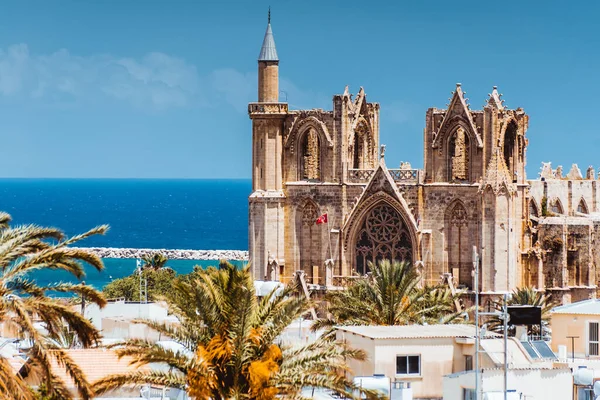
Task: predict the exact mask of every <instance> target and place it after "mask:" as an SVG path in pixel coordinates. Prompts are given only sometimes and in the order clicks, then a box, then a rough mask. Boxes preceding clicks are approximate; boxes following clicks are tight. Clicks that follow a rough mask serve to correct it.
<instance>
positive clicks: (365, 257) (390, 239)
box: [354, 204, 412, 274]
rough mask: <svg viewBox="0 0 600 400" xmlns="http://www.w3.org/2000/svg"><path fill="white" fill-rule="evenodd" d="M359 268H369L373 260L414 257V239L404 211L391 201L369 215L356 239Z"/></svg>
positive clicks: (357, 264) (401, 259)
mask: <svg viewBox="0 0 600 400" xmlns="http://www.w3.org/2000/svg"><path fill="white" fill-rule="evenodd" d="M354 250H355V254H356V272H358V273H359V274H366V273H367V272H369V266H368V263H369V261H372V262H375V263H376V262H378V261H381V260H385V259H387V260H391V261H409V262H410V261H412V243H411V240H410V235H409V232H408V230H407V228H406V225H405V224H404V221H403V219H402V217H401V216H400V213H398V211H396V210H395V209H394V208H393V207H391V206H389V205H387V204H381V205H379V206H376V207H375V208H373V209H372V210H371V211H370V212H369V213H368V214H367V216H366V217H365V220H364V221H363V223H362V226H361V229H360V231H359V234H358V237H357V240H356V243H355V248H354Z"/></svg>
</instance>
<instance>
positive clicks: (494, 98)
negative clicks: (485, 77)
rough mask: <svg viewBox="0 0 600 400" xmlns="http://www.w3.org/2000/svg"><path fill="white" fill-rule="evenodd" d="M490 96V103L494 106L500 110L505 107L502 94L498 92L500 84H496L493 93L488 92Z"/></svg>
mask: <svg viewBox="0 0 600 400" xmlns="http://www.w3.org/2000/svg"><path fill="white" fill-rule="evenodd" d="M488 97H489V99H488V101H487V102H488V104H490V105H491V106H493V107H496V108H497V109H498V110H503V109H504V105H503V104H502V103H503V102H504V100H501V99H500V98H501V97H502V95H501V94H499V93H498V86H494V88H493V90H492V93H490V94H488Z"/></svg>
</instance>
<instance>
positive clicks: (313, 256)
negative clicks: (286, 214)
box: [297, 200, 322, 284]
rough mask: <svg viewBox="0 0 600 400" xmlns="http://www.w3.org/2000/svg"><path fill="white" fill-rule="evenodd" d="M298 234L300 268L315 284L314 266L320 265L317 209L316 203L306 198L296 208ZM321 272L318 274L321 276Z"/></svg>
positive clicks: (319, 232) (319, 235) (319, 231)
mask: <svg viewBox="0 0 600 400" xmlns="http://www.w3.org/2000/svg"><path fill="white" fill-rule="evenodd" d="M297 212H298V214H297V215H298V219H297V221H298V224H297V229H298V231H297V232H298V236H299V247H300V269H302V270H303V271H304V272H305V273H306V274H307V276H309V277H311V281H312V282H313V283H315V284H317V283H319V282H316V281H315V280H316V277H315V276H313V272H314V267H317V269H318V268H320V267H321V264H322V263H321V229H320V226H317V225H316V222H317V218H318V217H319V209H318V207H317V205H316V204H315V203H314V202H312V201H310V200H308V201H306V203H305V204H304V206H302V207H299V208H298V211H297ZM321 275H322V274H319V276H321Z"/></svg>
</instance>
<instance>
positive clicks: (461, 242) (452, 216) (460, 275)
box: [445, 201, 473, 288]
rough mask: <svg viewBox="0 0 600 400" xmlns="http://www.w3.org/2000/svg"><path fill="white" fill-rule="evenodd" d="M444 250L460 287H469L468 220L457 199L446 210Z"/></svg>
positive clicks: (450, 268)
mask: <svg viewBox="0 0 600 400" xmlns="http://www.w3.org/2000/svg"><path fill="white" fill-rule="evenodd" d="M445 225H446V234H445V237H446V250H447V252H448V269H449V271H450V272H451V273H452V276H453V277H454V279H455V281H456V282H457V283H458V285H459V286H461V287H466V288H471V286H472V284H473V278H472V276H471V270H472V259H471V253H470V251H469V247H470V246H472V243H470V240H469V220H468V214H467V210H466V208H465V206H464V205H463V204H462V202H460V201H457V202H456V203H454V204H451V205H450V206H449V207H448V210H447V211H446V217H445Z"/></svg>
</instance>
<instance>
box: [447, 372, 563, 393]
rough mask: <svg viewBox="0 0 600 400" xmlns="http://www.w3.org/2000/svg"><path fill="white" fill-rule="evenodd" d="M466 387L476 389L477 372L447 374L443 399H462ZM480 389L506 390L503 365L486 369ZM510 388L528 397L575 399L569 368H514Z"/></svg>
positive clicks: (509, 380)
mask: <svg viewBox="0 0 600 400" xmlns="http://www.w3.org/2000/svg"><path fill="white" fill-rule="evenodd" d="M463 388H471V389H474V388H475V372H473V371H471V372H465V373H461V374H454V375H448V376H445V377H444V383H443V393H444V400H462V399H463ZM481 389H482V390H483V391H484V392H501V391H503V390H504V371H503V370H502V369H501V368H494V369H486V370H484V372H483V375H482V376H481ZM508 389H513V390H516V391H517V392H518V393H522V394H523V398H524V399H526V400H547V399H557V400H558V399H560V400H572V398H573V375H572V373H571V370H570V369H569V368H563V369H512V370H509V371H508Z"/></svg>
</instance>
